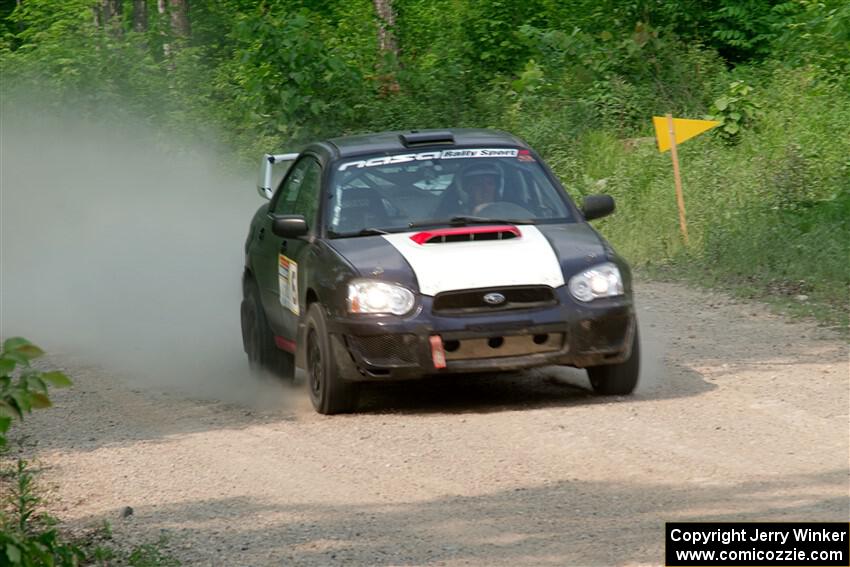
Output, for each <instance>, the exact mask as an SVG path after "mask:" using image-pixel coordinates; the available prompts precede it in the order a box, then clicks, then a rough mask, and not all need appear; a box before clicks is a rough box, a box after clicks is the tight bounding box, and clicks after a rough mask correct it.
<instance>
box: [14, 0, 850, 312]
mask: <svg viewBox="0 0 850 567" xmlns="http://www.w3.org/2000/svg"><path fill="white" fill-rule="evenodd" d="M102 3H103V0H101V1H100V2H95V1H94V0H68V1H66V2H61V3H57V2H54V1H52V0H24V1H23V2H20V3H19V4H18V3H16V2H14V1H12V0H3V1H2V2H0V17H2V18H3V20H2V24H0V25H2V28H0V33H2V39H0V62H1V64H2V73H3V85H4V87H3V88H4V89H6V91H7V93H8V92H9V91H12V90H14V89H15V88H24V89H26V92H27V93H28V95H29V97H30V98H32V93H39V96H41V97H43V98H44V101H43V102H44V103H45V104H53V105H56V106H71V107H73V108H76V109H79V111H80V112H83V113H85V114H87V115H88V116H91V117H92V118H97V119H106V120H108V119H109V118H110V117H111V116H123V115H124V114H125V113H128V112H129V113H131V114H133V115H135V116H141V117H144V119H146V120H147V121H149V122H150V123H151V124H152V125H154V126H156V127H157V128H161V129H162V130H163V131H164V132H166V133H170V134H180V135H181V136H182V137H184V138H185V137H188V138H190V139H191V138H192V137H194V138H196V139H199V140H209V139H212V138H217V139H223V140H226V141H227V143H229V144H230V145H231V147H232V148H233V149H234V150H236V152H237V154H238V155H239V156H240V158H242V159H245V160H251V161H253V160H254V158H255V156H256V155H257V154H258V153H259V152H262V151H269V150H278V149H285V148H287V149H288V148H294V147H297V146H298V145H299V144H301V143H302V142H303V141H305V140H309V139H311V138H314V137H316V136H321V135H336V134H340V133H353V132H360V131H370V130H384V129H389V128H414V127H415V128H426V127H444V126H449V125H451V126H484V127H497V128H502V129H506V130H510V131H512V132H514V133H516V134H518V135H520V136H522V137H524V138H526V139H527V140H528V141H529V142H530V143H531V144H532V145H534V146H535V147H537V148H538V149H539V150H540V151H541V153H542V154H543V155H544V156H545V157H546V158H547V160H549V161H550V162H551V164H552V165H553V167H554V169H555V170H556V172H557V173H558V174H559V175H560V176H561V178H562V179H563V180H564V182H565V184H566V185H567V186H568V188H569V190H570V191H572V192H573V194H574V196H580V195H582V194H587V193H590V192H607V193H610V194H612V195H614V196H615V197H616V198H617V202H618V207H619V211H618V213H617V214H616V215H614V217H612V218H610V219H606V220H605V221H604V223H602V227H603V231H604V232H605V233H606V234H607V235H609V236H610V238H611V240H612V241H613V243H614V244H615V245H616V246H617V247H618V248H619V249H620V250H622V251H623V252H624V253H625V254H626V256H628V258H629V259H631V260H632V261H634V262H635V263H637V264H639V265H642V264H654V265H667V266H677V267H682V268H687V269H688V271H689V272H690V273H693V272H694V271H695V270H696V271H697V272H698V273H701V274H702V273H703V272H702V269H703V268H705V269H706V271H705V272H704V273H706V274H708V275H709V277H710V278H709V279H713V280H714V281H725V282H737V283H744V284H746V285H747V286H749V287H750V288H752V289H753V290H761V291H769V292H772V293H777V294H780V295H782V294H785V295H788V296H790V297H792V298H793V297H800V296H807V297H808V298H809V301H812V302H815V301H816V300H817V301H818V302H820V303H825V304H831V305H835V306H838V307H839V310H840V311H842V312H843V311H844V307H845V303H846V299H847V289H848V284H850V275H848V264H849V263H850V262H848V255H850V251H848V242H850V225H848V222H850V221H848V218H850V157H849V156H850V142H848V137H847V136H846V135H845V133H846V131H847V130H848V128H850V79H849V78H848V77H850V3H847V2H846V1H845V0H788V1H782V0H712V1H710V2H705V1H702V0H680V1H678V2H658V1H655V0H574V1H571V2H561V1H558V0H526V1H524V2H516V1H508V0H480V1H476V2H458V1H456V0H393V1H392V2H391V5H392V7H393V8H394V10H395V25H394V26H390V31H391V32H392V33H393V34H394V36H395V39H396V41H397V45H398V47H399V50H398V52H397V53H393V52H391V51H386V50H384V51H382V50H381V49H380V47H379V35H378V29H379V24H380V23H381V20H380V18H379V15H378V14H377V13H376V9H375V6H374V3H373V2H372V1H371V0H348V1H344V2H343V1H340V0H263V1H259V2H257V1H248V0H221V1H215V2H213V1H210V0H190V2H189V19H190V20H191V24H192V28H191V34H189V35H188V36H184V35H181V34H177V33H175V32H174V30H173V29H172V28H171V27H170V25H169V18H168V14H160V13H159V12H158V10H157V3H156V2H152V1H149V2H148V3H147V4H148V13H147V14H146V16H147V28H146V29H145V30H143V31H132V29H133V25H132V14H131V4H132V3H131V2H128V1H124V2H123V12H122V13H121V14H120V15H119V16H118V17H117V18H116V19H115V20H114V21H113V22H111V23H109V22H107V23H103V22H101V23H100V24H99V25H98V24H96V23H95V19H94V18H93V17H92V9H93V6H94V5H95V4H97V5H101V4H102ZM117 3H118V4H122V3H121V2H117ZM6 98H7V99H8V100H13V99H14V97H11V98H9V97H6ZM9 104H13V103H10V102H7V103H6V105H7V106H6V107H4V112H8V111H9V109H8V105H9ZM665 112H672V113H673V114H674V115H677V116H682V117H691V118H700V117H709V116H710V117H714V118H717V119H718V120H721V121H722V123H723V124H722V126H721V127H720V128H718V129H717V130H715V131H714V132H712V133H711V134H709V135H705V136H702V137H700V138H698V139H695V140H693V141H691V142H688V144H687V145H683V146H682V148H681V158H682V167H683V175H684V184H685V193H686V203H687V206H688V218H689V223H690V232H691V237H692V241H691V245H690V246H689V247H687V248H685V247H684V246H683V245H682V243H681V239H680V236H679V235H678V232H677V230H678V228H677V216H676V208H675V198H674V196H673V190H672V175H671V171H670V160H669V156H668V155H666V154H663V155H662V154H659V153H658V152H657V151H656V150H655V149H654V146H653V144H652V142H651V141H647V140H646V138H648V137H650V136H652V130H651V120H650V118H651V116H652V115H653V114H663V113H665Z"/></svg>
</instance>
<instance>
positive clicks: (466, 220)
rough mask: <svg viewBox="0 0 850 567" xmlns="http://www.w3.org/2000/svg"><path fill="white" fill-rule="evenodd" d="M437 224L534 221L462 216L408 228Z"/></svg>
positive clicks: (422, 222) (419, 223)
mask: <svg viewBox="0 0 850 567" xmlns="http://www.w3.org/2000/svg"><path fill="white" fill-rule="evenodd" d="M435 224H447V225H449V226H466V225H470V224H534V221H533V220H530V219H493V218H486V217H474V216H465V215H461V216H456V217H452V218H450V219H430V220H423V221H416V222H412V223H409V224H408V225H407V226H408V227H409V228H416V227H420V226H433V225H435Z"/></svg>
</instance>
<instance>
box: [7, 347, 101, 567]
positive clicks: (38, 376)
mask: <svg viewBox="0 0 850 567" xmlns="http://www.w3.org/2000/svg"><path fill="white" fill-rule="evenodd" d="M42 354H44V353H43V351H42V350H41V349H40V348H38V347H37V346H35V345H33V344H32V343H30V342H29V341H28V340H26V339H23V338H20V337H15V338H10V339H7V340H6V341H5V342H4V343H3V349H2V351H0V453H2V452H3V451H4V450H5V449H6V448H7V443H8V440H7V439H6V433H7V432H8V431H9V428H10V427H11V424H12V419H14V418H17V419H23V418H24V416H25V415H26V414H28V413H29V412H31V411H32V410H33V409H38V408H46V407H50V398H49V397H48V395H47V394H48V386H53V387H57V388H65V387H68V386H70V385H71V381H70V380H69V379H68V377H67V376H66V375H65V374H63V373H62V372H58V371H55V370H54V371H49V372H41V371H39V370H37V369H35V368H33V367H32V366H31V364H30V363H31V361H32V360H34V359H36V358H38V357H40V356H41V355H42ZM16 368H18V371H17V372H16ZM9 476H10V477H11V478H13V479H14V480H13V482H12V486H11V491H10V493H9V496H8V498H7V499H5V501H3V502H2V508H0V565H16V566H21V567H31V566H32V567H35V566H41V565H56V566H61V567H73V566H76V565H79V564H80V562H81V561H82V560H83V559H84V558H85V556H84V554H83V552H82V551H81V550H80V549H79V548H77V547H76V546H74V545H70V544H66V543H64V542H62V541H61V538H60V537H59V534H58V532H57V531H56V530H55V529H54V528H53V527H52V525H53V523H54V521H53V520H52V518H50V517H49V516H47V515H44V514H41V515H39V514H37V508H38V505H39V504H40V503H41V498H39V497H38V496H37V495H36V493H35V490H34V486H33V484H34V477H33V473H32V471H31V470H30V468H29V465H28V463H27V461H25V460H23V459H18V461H17V465H16V468H15V469H14V470H13V471H12V473H11V475H9Z"/></svg>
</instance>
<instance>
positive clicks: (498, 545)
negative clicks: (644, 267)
mask: <svg viewBox="0 0 850 567" xmlns="http://www.w3.org/2000/svg"><path fill="white" fill-rule="evenodd" d="M637 300H638V304H639V317H640V322H641V331H642V337H643V346H644V358H645V359H646V360H645V363H644V368H643V371H642V381H641V385H640V386H639V389H638V392H637V393H636V395H634V396H632V397H628V398H614V399H600V398H595V397H593V396H591V395H590V393H589V385H588V384H587V379H586V377H585V374H584V373H583V372H580V371H576V370H573V369H566V368H552V369H544V370H539V371H533V372H527V373H522V374H518V375H516V376H509V377H498V378H486V377H481V378H472V379H464V378H453V379H441V380H435V381H431V382H422V383H407V384H402V385H391V386H387V385H385V386H381V387H376V388H374V389H371V390H369V391H368V393H367V395H366V397H365V398H366V399H365V403H364V407H363V410H362V412H361V413H358V414H356V415H348V416H336V417H324V416H320V415H317V414H315V413H313V411H312V409H311V408H310V407H309V402H308V401H307V399H306V397H305V396H304V395H303V394H297V393H292V392H287V391H286V390H285V389H284V388H283V387H282V386H281V385H279V384H268V383H266V384H261V385H258V384H256V383H255V382H252V380H253V379H252V378H251V377H250V376H249V374H248V373H247V371H246V372H245V374H244V375H234V376H233V377H232V378H233V381H234V383H236V384H243V385H244V388H245V390H246V391H255V392H256V393H257V396H255V397H256V398H257V403H245V402H240V403H234V402H232V401H227V402H225V401H221V400H218V401H217V400H215V399H209V398H207V399H201V398H199V397H198V396H197V395H187V394H181V393H180V392H179V390H163V389H161V388H160V389H151V388H140V387H139V386H138V385H137V384H134V383H133V382H131V381H129V380H128V379H126V378H122V377H119V376H115V375H114V374H111V373H109V372H107V371H106V370H104V369H101V368H97V367H87V366H83V365H81V364H79V363H77V362H72V361H69V360H67V359H66V358H65V357H63V356H54V357H53V359H52V360H51V361H50V362H51V363H53V364H56V365H60V366H63V367H65V368H66V369H67V370H68V371H69V372H70V373H71V374H72V376H73V379H74V380H75V383H76V386H75V388H73V389H72V390H67V391H59V392H56V395H55V403H56V407H55V408H54V409H52V410H50V411H45V412H37V413H36V414H34V415H33V416H32V418H31V419H30V420H28V422H27V425H26V428H27V432H28V433H31V434H32V435H33V438H35V439H39V444H38V446H37V448H36V449H29V451H30V452H34V453H35V456H36V457H37V458H38V460H39V462H40V464H41V465H42V466H43V469H44V472H43V474H42V475H41V477H40V478H41V482H42V485H43V486H46V487H48V494H49V497H50V501H51V504H50V508H51V511H52V512H53V513H54V514H55V515H56V516H58V517H59V518H60V519H61V520H62V522H63V524H64V525H65V526H66V528H67V529H70V530H72V531H74V530H83V529H86V528H88V527H91V526H96V525H98V524H102V522H103V520H104V519H106V520H108V521H109V522H110V524H111V525H112V529H113V532H114V538H115V540H117V541H120V542H122V545H133V544H136V543H142V542H151V541H156V540H157V539H158V538H159V537H160V535H161V534H164V535H166V536H167V538H168V540H169V543H168V545H167V547H168V549H169V552H170V553H171V554H173V555H174V556H175V557H177V558H178V559H180V560H181V561H182V562H184V564H188V565H215V566H231V565H331V564H347V565H656V564H661V563H662V562H663V549H664V537H663V533H664V532H663V530H664V522H665V521H699V520H706V521H719V520H730V521H736V520H741V521H756V520H759V521H762V520H763V521H784V520H831V521H848V519H850V497H848V488H849V487H850V484H849V483H850V476H848V474H849V473H850V447H848V443H850V436H848V423H850V419H848V407H850V399H848V396H850V375H849V374H848V347H847V343H846V341H844V340H843V339H841V338H840V337H838V336H837V335H834V334H832V333H831V332H829V331H827V330H823V329H819V328H817V327H816V326H815V325H813V324H811V323H807V322H798V321H789V320H787V319H784V318H782V317H780V316H778V315H775V314H772V313H771V312H769V311H768V310H767V309H766V308H764V307H763V306H760V305H756V304H750V303H741V302H737V301H734V300H732V299H730V298H728V297H727V296H724V295H722V294H719V293H712V292H704V291H696V290H693V289H689V288H686V287H683V286H680V285H675V284H668V283H654V282H641V283H640V284H639V286H638V290H637ZM125 506H131V507H132V508H133V510H134V513H133V514H132V515H130V516H128V517H126V518H122V517H121V510H122V509H123V508H124V507H125Z"/></svg>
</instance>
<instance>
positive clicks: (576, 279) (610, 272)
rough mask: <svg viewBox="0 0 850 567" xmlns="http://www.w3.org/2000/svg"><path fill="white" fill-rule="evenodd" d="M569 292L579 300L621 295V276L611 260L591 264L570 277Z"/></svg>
mask: <svg viewBox="0 0 850 567" xmlns="http://www.w3.org/2000/svg"><path fill="white" fill-rule="evenodd" d="M569 288H570V293H571V294H572V296H573V297H575V298H576V299H578V300H579V301H585V302H587V301H593V300H594V299H598V298H600V297H615V296H617V295H623V293H624V292H623V277H622V276H621V275H620V269H619V268H617V266H616V265H615V264H613V263H611V262H605V263H604V264H599V265H598V266H593V267H592V268H590V269H587V270H585V271H583V272H581V273H580V274H576V275H575V276H573V277H571V278H570V283H569Z"/></svg>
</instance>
